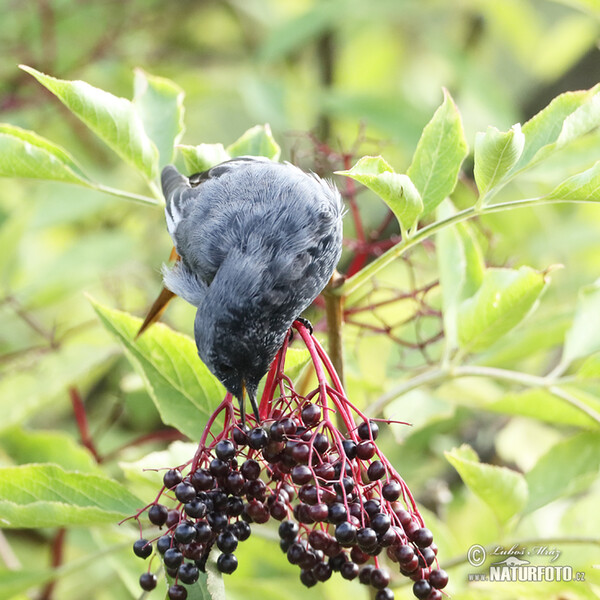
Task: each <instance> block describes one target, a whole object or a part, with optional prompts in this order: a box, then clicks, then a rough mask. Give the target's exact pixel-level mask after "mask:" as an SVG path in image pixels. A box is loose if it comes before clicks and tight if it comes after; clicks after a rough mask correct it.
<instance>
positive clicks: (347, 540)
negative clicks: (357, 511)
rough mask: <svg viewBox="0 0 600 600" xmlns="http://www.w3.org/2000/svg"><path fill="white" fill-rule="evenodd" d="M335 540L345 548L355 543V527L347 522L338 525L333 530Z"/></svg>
mask: <svg viewBox="0 0 600 600" xmlns="http://www.w3.org/2000/svg"><path fill="white" fill-rule="evenodd" d="M335 539H336V540H337V541H338V542H339V543H340V544H341V545H342V546H345V547H349V546H352V545H354V544H355V543H356V527H354V525H352V524H351V523H348V522H347V521H345V522H343V523H340V524H339V525H338V526H337V527H336V528H335Z"/></svg>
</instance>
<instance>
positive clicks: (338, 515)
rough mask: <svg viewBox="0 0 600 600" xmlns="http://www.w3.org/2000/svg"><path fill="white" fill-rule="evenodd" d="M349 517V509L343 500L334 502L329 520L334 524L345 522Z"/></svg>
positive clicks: (330, 509) (330, 508)
mask: <svg viewBox="0 0 600 600" xmlns="http://www.w3.org/2000/svg"><path fill="white" fill-rule="evenodd" d="M347 518H348V511H347V510H346V507H345V506H344V505H343V504H342V503H341V502H334V503H333V504H331V505H330V506H329V515H328V519H327V520H328V521H329V522H330V523H333V524H334V525H338V524H339V523H343V522H344V521H345V520H346V519H347Z"/></svg>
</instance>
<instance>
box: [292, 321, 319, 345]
mask: <svg viewBox="0 0 600 600" xmlns="http://www.w3.org/2000/svg"><path fill="white" fill-rule="evenodd" d="M296 321H297V322H298V323H300V325H303V326H304V327H306V329H308V332H309V333H310V335H312V334H313V331H314V329H313V326H312V323H311V322H310V321H309V320H308V319H305V318H304V317H296V319H294V323H295V322H296ZM293 339H294V328H293V327H292V328H290V342H291V341H292V340H293Z"/></svg>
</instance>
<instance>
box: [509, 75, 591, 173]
mask: <svg viewBox="0 0 600 600" xmlns="http://www.w3.org/2000/svg"><path fill="white" fill-rule="evenodd" d="M599 89H600V86H595V87H594V88H592V89H590V90H583V91H577V92H566V93H564V94H561V95H560V96H557V97H556V98H554V100H552V102H550V104H549V105H548V106H547V107H546V108H544V109H543V110H541V111H540V112H539V113H538V114H537V115H535V116H534V117H532V118H531V119H530V120H529V121H527V123H525V125H523V130H522V131H523V134H524V135H525V147H524V149H523V153H522V154H521V158H520V160H519V162H518V163H517V164H516V165H515V168H514V171H516V170H520V169H522V168H524V167H525V166H531V165H533V164H535V163H538V162H540V161H541V160H542V159H544V158H546V157H547V156H549V155H550V154H551V153H552V152H554V151H556V150H558V149H560V148H562V147H563V146H565V145H566V144H567V143H569V142H571V141H573V140H574V139H576V138H577V137H579V136H581V135H584V134H585V133H587V132H589V131H591V130H592V129H594V128H596V127H598V126H599V125H600V94H599V93H598V90H599Z"/></svg>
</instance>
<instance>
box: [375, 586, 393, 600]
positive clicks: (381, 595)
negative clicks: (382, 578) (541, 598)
mask: <svg viewBox="0 0 600 600" xmlns="http://www.w3.org/2000/svg"><path fill="white" fill-rule="evenodd" d="M375 600H394V592H392V590H390V588H383V589H382V590H379V591H378V592H377V593H376V594H375Z"/></svg>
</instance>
